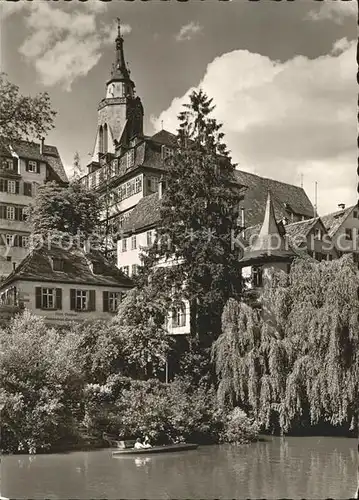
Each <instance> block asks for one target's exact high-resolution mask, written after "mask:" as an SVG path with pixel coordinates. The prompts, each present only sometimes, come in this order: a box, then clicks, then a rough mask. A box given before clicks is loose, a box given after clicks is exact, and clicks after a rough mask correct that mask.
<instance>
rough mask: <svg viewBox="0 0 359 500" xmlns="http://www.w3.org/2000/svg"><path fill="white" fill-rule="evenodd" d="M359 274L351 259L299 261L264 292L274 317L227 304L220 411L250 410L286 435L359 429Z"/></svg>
mask: <svg viewBox="0 0 359 500" xmlns="http://www.w3.org/2000/svg"><path fill="white" fill-rule="evenodd" d="M358 284H359V280H358V272H357V269H356V267H355V265H354V263H353V260H352V257H351V256H344V257H342V258H341V259H338V260H335V261H332V262H321V263H318V262H315V261H312V260H310V259H298V260H296V261H295V262H294V263H293V265H292V268H291V272H290V274H289V275H286V274H285V273H283V272H281V271H273V272H272V275H271V280H270V281H269V282H268V283H267V284H266V286H265V288H264V290H263V292H262V297H261V300H262V303H263V304H269V305H270V314H268V311H267V314H265V315H264V314H263V309H262V312H257V310H256V309H252V308H251V307H250V306H249V305H248V304H245V303H243V302H237V301H235V300H230V301H229V302H228V303H227V305H226V307H225V309H224V311H223V316H222V334H221V335H220V336H219V338H218V339H217V341H216V342H215V343H214V345H213V349H212V358H213V361H214V363H215V366H216V371H217V376H218V381H219V384H218V398H219V400H220V402H221V403H222V404H226V405H230V406H231V405H233V406H234V405H241V406H243V407H244V408H246V409H248V410H250V411H251V412H252V413H253V415H254V416H255V417H256V418H257V419H258V421H259V422H260V423H261V425H262V426H263V428H265V429H270V428H272V426H273V422H276V423H277V424H276V425H278V426H279V427H280V429H281V431H282V432H285V433H286V432H289V431H290V430H293V429H295V428H298V427H306V426H314V425H317V424H321V423H327V424H330V425H332V426H347V427H348V428H354V427H357V426H358V406H359V389H358V386H359V366H358V365H359V349H358V348H359V328H358V326H359V325H358V314H359V301H358V295H357V288H358Z"/></svg>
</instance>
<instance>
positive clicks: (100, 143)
mask: <svg viewBox="0 0 359 500" xmlns="http://www.w3.org/2000/svg"><path fill="white" fill-rule="evenodd" d="M103 146H104V144H103V128H102V125H101V126H100V129H99V145H98V151H99V153H103Z"/></svg>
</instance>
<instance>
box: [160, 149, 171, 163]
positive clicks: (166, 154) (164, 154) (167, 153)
mask: <svg viewBox="0 0 359 500" xmlns="http://www.w3.org/2000/svg"><path fill="white" fill-rule="evenodd" d="M172 154H173V152H172V149H171V148H168V147H167V146H162V147H161V158H162V160H164V159H166V158H168V157H169V156H171V155H172Z"/></svg>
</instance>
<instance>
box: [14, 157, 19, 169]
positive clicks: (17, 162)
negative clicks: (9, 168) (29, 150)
mask: <svg viewBox="0 0 359 500" xmlns="http://www.w3.org/2000/svg"><path fill="white" fill-rule="evenodd" d="M12 164H13V170H15V172H18V169H19V168H18V167H19V159H18V158H16V157H13V159H12Z"/></svg>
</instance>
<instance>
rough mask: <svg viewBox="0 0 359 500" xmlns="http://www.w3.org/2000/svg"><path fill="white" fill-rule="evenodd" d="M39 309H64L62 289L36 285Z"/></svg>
mask: <svg viewBox="0 0 359 500" xmlns="http://www.w3.org/2000/svg"><path fill="white" fill-rule="evenodd" d="M35 291H36V308H37V309H62V289H61V288H48V287H36V290H35Z"/></svg>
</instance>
